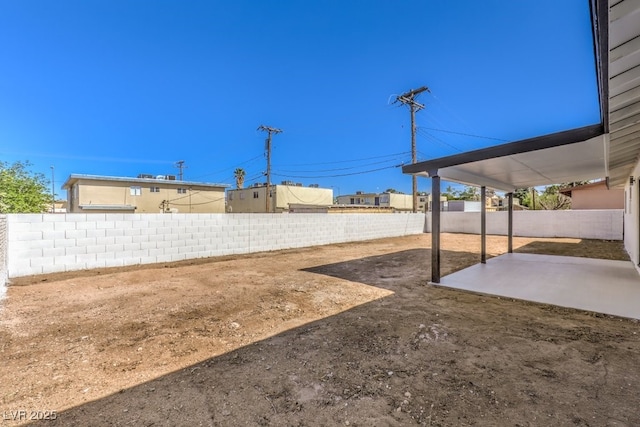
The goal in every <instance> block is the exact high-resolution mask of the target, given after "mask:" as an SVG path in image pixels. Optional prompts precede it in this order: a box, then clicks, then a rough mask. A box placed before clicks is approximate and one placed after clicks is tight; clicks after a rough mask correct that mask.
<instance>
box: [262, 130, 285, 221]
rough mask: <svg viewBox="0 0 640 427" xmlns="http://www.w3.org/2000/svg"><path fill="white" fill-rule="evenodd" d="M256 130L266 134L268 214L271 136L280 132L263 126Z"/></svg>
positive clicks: (269, 204)
mask: <svg viewBox="0 0 640 427" xmlns="http://www.w3.org/2000/svg"><path fill="white" fill-rule="evenodd" d="M258 130H262V131H265V132H268V134H269V135H268V136H267V140H266V142H265V147H264V149H265V151H266V156H267V173H266V175H267V193H266V199H267V202H266V212H267V213H269V212H271V201H270V199H271V197H270V195H271V194H270V193H271V135H273V134H274V133H276V134H277V133H281V132H282V131H281V130H280V129H276V128H273V127H270V126H265V125H260V126H259V127H258Z"/></svg>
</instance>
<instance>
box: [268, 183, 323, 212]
mask: <svg viewBox="0 0 640 427" xmlns="http://www.w3.org/2000/svg"><path fill="white" fill-rule="evenodd" d="M276 190H277V193H276V200H277V209H279V210H281V211H282V210H288V209H289V204H290V203H291V204H302V205H316V206H317V205H326V206H329V205H332V204H333V190H332V189H330V188H312V187H294V186H291V185H278V186H276Z"/></svg>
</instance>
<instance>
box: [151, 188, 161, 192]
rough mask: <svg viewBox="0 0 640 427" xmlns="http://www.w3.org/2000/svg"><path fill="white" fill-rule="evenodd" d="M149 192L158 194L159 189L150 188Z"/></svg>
mask: <svg viewBox="0 0 640 427" xmlns="http://www.w3.org/2000/svg"><path fill="white" fill-rule="evenodd" d="M149 191H151V192H152V193H159V192H160V187H150V188H149Z"/></svg>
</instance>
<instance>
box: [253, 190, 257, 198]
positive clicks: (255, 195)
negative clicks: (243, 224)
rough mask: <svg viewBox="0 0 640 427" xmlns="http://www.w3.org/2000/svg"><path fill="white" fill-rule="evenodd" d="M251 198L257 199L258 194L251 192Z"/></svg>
mask: <svg viewBox="0 0 640 427" xmlns="http://www.w3.org/2000/svg"><path fill="white" fill-rule="evenodd" d="M253 198H254V199H257V198H258V192H257V191H254V192H253Z"/></svg>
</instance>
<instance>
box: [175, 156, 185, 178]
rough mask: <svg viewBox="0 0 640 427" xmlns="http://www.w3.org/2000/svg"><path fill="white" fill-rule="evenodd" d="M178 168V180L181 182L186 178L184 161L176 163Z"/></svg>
mask: <svg viewBox="0 0 640 427" xmlns="http://www.w3.org/2000/svg"><path fill="white" fill-rule="evenodd" d="M176 167H177V168H178V170H179V172H178V179H179V180H180V181H182V179H183V178H184V168H186V166H185V165H184V160H178V161H177V162H176Z"/></svg>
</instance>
